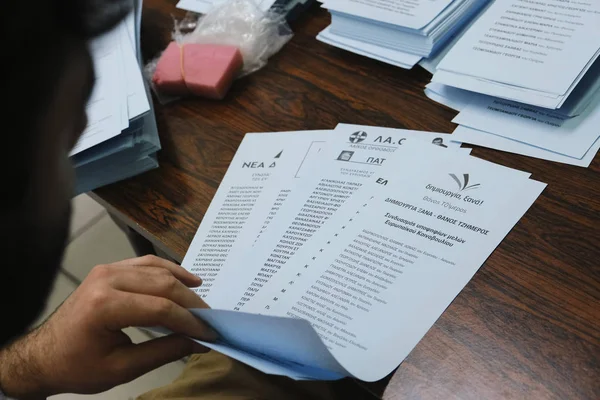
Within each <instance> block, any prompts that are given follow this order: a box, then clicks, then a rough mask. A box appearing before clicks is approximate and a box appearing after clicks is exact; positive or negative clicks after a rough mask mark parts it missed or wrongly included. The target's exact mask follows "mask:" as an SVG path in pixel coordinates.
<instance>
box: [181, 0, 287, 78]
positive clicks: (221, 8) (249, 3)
mask: <svg viewBox="0 0 600 400" xmlns="http://www.w3.org/2000/svg"><path fill="white" fill-rule="evenodd" d="M188 23H189V22H188ZM292 36H293V33H292V30H291V29H290V27H289V25H288V24H287V22H286V20H285V15H283V14H280V13H279V12H278V11H276V10H269V11H267V12H264V11H262V10H261V9H260V8H259V7H258V5H257V4H256V3H255V2H254V1H253V0H228V1H226V2H224V3H221V4H218V5H217V6H215V7H214V8H213V9H211V10H210V11H209V12H208V13H207V14H206V15H205V16H203V17H201V18H200V19H199V20H198V24H197V25H196V29H194V31H193V32H192V33H189V34H187V35H178V34H177V33H176V34H175V37H174V39H175V40H176V41H178V42H180V43H199V44H222V45H230V46H236V47H238V48H239V49H240V52H241V53H242V57H243V58H244V68H243V69H242V72H241V74H240V76H244V75H248V74H251V73H252V72H255V71H258V70H259V69H261V68H262V67H264V66H265V65H267V60H268V59H269V58H270V57H271V56H272V55H273V54H275V53H277V52H278V51H279V50H281V48H282V47H283V46H284V45H285V44H286V43H287V42H288V41H289V40H290V39H291V38H292Z"/></svg>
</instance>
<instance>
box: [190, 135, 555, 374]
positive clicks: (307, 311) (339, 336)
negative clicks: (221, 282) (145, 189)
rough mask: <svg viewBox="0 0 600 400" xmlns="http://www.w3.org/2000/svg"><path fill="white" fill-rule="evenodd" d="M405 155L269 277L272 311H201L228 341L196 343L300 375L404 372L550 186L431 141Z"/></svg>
mask: <svg viewBox="0 0 600 400" xmlns="http://www.w3.org/2000/svg"><path fill="white" fill-rule="evenodd" d="M400 149H401V150H400ZM398 151H402V152H403V157H401V158H399V159H398V160H399V161H398V164H397V167H400V168H399V169H398V168H394V169H380V170H377V171H375V172H374V173H373V174H372V175H371V176H370V177H369V178H367V179H365V180H364V181H363V184H362V185H361V186H360V188H359V189H357V191H356V196H355V197H354V199H353V200H351V201H349V202H347V203H346V204H345V205H344V206H342V208H341V209H343V210H344V212H343V213H336V214H335V215H334V216H332V218H330V219H329V220H328V221H327V222H326V223H325V224H324V225H323V228H322V229H321V230H320V231H319V232H318V233H317V234H316V235H314V236H313V237H312V239H310V240H309V241H308V242H307V243H306V244H305V246H303V247H302V249H300V251H299V252H298V253H297V254H296V255H295V256H293V257H291V258H290V260H289V265H288V266H286V269H285V270H283V271H282V274H281V275H279V276H277V277H276V278H274V279H273V280H272V281H271V283H270V284H269V287H268V289H269V290H271V293H272V294H273V297H271V300H270V301H269V302H268V304H264V307H263V308H262V312H263V313H264V314H269V315H256V314H247V313H240V312H234V311H227V310H215V309H213V310H192V312H193V313H194V314H195V315H196V316H197V317H198V318H200V319H202V320H204V321H206V322H207V323H208V324H209V325H210V326H212V327H213V328H214V329H215V330H216V331H217V332H218V333H219V336H220V337H219V340H218V341H217V342H216V343H207V342H202V341H199V343H202V344H203V345H205V346H207V347H209V348H211V349H215V350H217V351H220V352H222V353H224V354H227V355H229V356H231V357H233V358H235V359H238V360H240V361H242V362H244V363H247V364H248V365H251V366H253V367H255V368H257V369H259V370H261V371H264V372H266V373H270V374H279V375H284V376H288V377H291V378H294V379H327V380H331V379H338V378H342V377H345V376H350V377H355V378H358V379H361V380H364V381H376V380H379V379H381V378H383V377H384V376H386V375H387V374H389V373H390V372H391V371H392V370H393V369H394V368H396V367H397V366H398V365H399V364H400V363H401V362H402V361H403V360H404V358H405V357H406V356H407V355H408V354H409V353H410V351H411V350H412V349H413V348H414V347H415V346H416V344H417V343H418V341H419V340H420V339H421V338H422V337H423V336H424V335H425V333H426V332H427V330H428V329H429V328H430V327H431V326H432V325H433V324H434V323H435V321H436V320H437V319H438V318H439V316H440V315H441V314H442V313H443V311H444V310H445V309H446V307H447V306H448V305H449V304H450V303H451V302H452V300H453V299H454V298H455V297H456V296H457V295H458V293H459V292H460V291H461V290H462V288H463V287H464V286H465V285H466V284H467V283H468V281H469V280H470V279H471V278H472V276H473V275H474V274H475V273H476V272H477V270H478V269H479V267H480V266H481V265H482V263H483V262H484V261H485V260H486V259H487V257H488V256H489V255H490V254H491V252H492V251H493V250H494V249H495V248H496V247H497V246H498V244H499V243H500V241H501V240H502V239H503V238H504V236H505V235H506V234H507V233H508V232H509V231H510V229H511V228H512V227H513V226H514V224H515V223H516V222H517V221H518V220H519V219H520V218H521V217H522V216H523V214H524V213H525V212H526V211H527V209H528V208H529V207H530V206H531V204H532V203H533V202H534V201H535V199H536V198H537V197H538V196H539V195H540V193H541V192H542V190H543V189H544V187H545V185H544V184H542V183H539V182H536V181H532V180H529V179H528V175H529V174H527V173H524V172H521V171H516V170H512V169H509V168H506V167H502V166H498V165H495V164H492V163H490V162H487V161H484V160H480V159H477V158H474V157H470V156H465V155H464V154H460V153H459V152H452V151H448V150H443V149H442V148H440V147H436V146H430V145H427V144H426V143H425V142H419V141H416V140H414V141H406V142H405V144H403V145H402V147H400V148H399V150H398ZM401 160H403V161H404V162H403V163H402V162H401ZM423 160H429V163H426V162H423ZM415 166H417V168H415ZM352 211H354V212H352ZM247 265H248V263H246V264H245V265H244V268H241V267H240V271H241V270H243V269H245V268H246V267H247ZM390 316H393V318H390ZM289 317H292V318H289ZM377 327H380V328H379V329H378V328H377Z"/></svg>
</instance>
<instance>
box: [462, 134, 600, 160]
mask: <svg viewBox="0 0 600 400" xmlns="http://www.w3.org/2000/svg"><path fill="white" fill-rule="evenodd" d="M453 138H454V139H456V140H458V141H460V142H463V143H469V144H474V145H477V146H483V147H488V148H490V149H495V150H500V151H506V152H508V153H514V154H521V155H524V156H528V157H534V158H539V159H542V160H548V161H554V162H559V163H562V164H570V165H576V166H578V167H585V168H587V167H589V166H590V164H591V163H592V161H593V160H594V157H595V156H596V154H597V153H598V150H599V149H600V138H599V139H597V140H596V142H595V143H594V144H593V145H592V147H590V149H589V150H588V151H587V152H586V153H585V156H583V158H581V159H577V158H573V157H567V156H564V155H562V154H557V153H554V152H551V151H548V150H544V149H540V148H539V147H535V146H530V145H528V144H525V143H522V142H518V141H516V140H512V139H509V138H505V137H502V136H498V135H494V134H492V133H488V132H483V131H478V130H476V129H472V128H467V127H466V126H459V127H458V128H456V130H455V131H454V133H453Z"/></svg>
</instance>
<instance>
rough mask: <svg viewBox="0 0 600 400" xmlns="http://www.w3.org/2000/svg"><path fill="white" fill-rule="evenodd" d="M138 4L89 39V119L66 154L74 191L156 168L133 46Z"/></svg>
mask: <svg viewBox="0 0 600 400" xmlns="http://www.w3.org/2000/svg"><path fill="white" fill-rule="evenodd" d="M141 3H142V0H136V2H135V4H136V7H135V10H134V12H133V13H132V15H130V16H129V17H128V18H127V20H126V21H124V22H123V23H122V24H121V25H119V26H118V27H117V28H115V29H114V30H113V31H111V32H109V33H108V34H107V35H105V36H104V37H103V38H100V39H99V40H98V42H101V43H92V44H91V49H92V57H93V59H94V63H95V66H96V74H97V80H96V87H95V88H94V94H93V95H92V98H91V100H90V102H89V104H88V108H87V111H88V118H89V120H90V123H89V125H88V128H87V130H86V132H84V135H83V136H82V138H81V139H80V141H79V143H78V144H77V146H76V147H75V149H74V150H73V152H72V153H71V160H72V162H73V164H74V167H75V172H76V185H75V192H76V194H80V193H83V192H87V191H90V190H93V189H96V188H98V187H101V186H104V185H108V184H110V183H114V182H117V181H120V180H123V179H126V178H130V177H132V176H135V175H138V174H141V173H142V172H146V171H148V170H150V169H153V168H157V167H158V162H157V159H156V153H157V152H158V151H159V150H160V141H159V138H158V131H157V128H156V120H155V118H154V111H153V109H152V102H151V100H150V99H151V97H150V92H149V90H148V87H147V85H146V84H145V81H144V79H143V77H142V72H141V71H142V70H141V65H140V64H141V63H140V60H141V54H140V49H139V43H140V41H139V39H140V29H139V28H140V22H141Z"/></svg>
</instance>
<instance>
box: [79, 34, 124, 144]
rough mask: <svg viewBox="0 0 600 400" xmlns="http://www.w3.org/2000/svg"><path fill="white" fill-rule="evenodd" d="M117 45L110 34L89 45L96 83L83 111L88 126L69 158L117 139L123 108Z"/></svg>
mask: <svg viewBox="0 0 600 400" xmlns="http://www.w3.org/2000/svg"><path fill="white" fill-rule="evenodd" d="M118 46H119V43H118V38H117V37H116V36H115V35H114V34H113V33H112V32H110V33H107V34H105V35H103V36H102V37H100V38H98V39H96V40H94V41H93V42H92V43H91V45H90V48H91V52H92V60H93V62H94V70H95V73H96V83H95V85H94V89H93V91H92V95H91V97H90V100H89V101H88V104H87V108H86V112H87V117H88V125H87V128H86V129H85V131H84V132H83V134H82V135H81V138H80V139H79V141H78V142H77V144H76V145H75V147H74V148H73V150H72V151H71V155H73V154H77V153H79V152H81V151H83V150H86V149H89V148H90V147H93V146H95V145H97V144H99V143H102V142H103V141H105V140H107V139H110V138H111V137H114V136H117V135H118V134H119V133H121V130H122V129H123V127H122V123H123V120H122V114H121V110H122V106H123V100H124V96H122V95H121V92H120V89H119V87H120V86H119V83H117V84H116V85H115V84H114V82H113V81H114V79H119V80H120V78H119V77H120V76H121V73H120V72H119V48H118Z"/></svg>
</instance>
